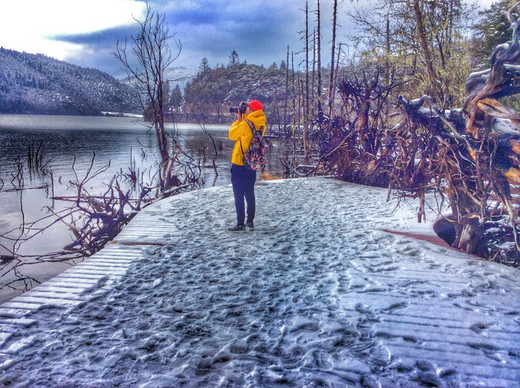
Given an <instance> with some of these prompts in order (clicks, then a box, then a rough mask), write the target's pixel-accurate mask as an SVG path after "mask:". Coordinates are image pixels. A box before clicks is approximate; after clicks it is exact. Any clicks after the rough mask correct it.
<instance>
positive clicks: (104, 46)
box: [53, 0, 330, 76]
mask: <svg viewBox="0 0 520 388" xmlns="http://www.w3.org/2000/svg"><path fill="white" fill-rule="evenodd" d="M150 4H151V6H152V9H153V10H157V11H158V12H160V13H164V15H165V17H166V21H167V23H168V26H169V29H170V32H171V33H174V34H175V36H176V38H177V39H180V41H181V42H182V53H181V56H180V57H179V59H178V60H177V62H176V63H175V64H174V65H175V66H183V67H186V68H188V69H197V68H198V66H199V64H200V62H201V59H202V58H203V57H206V58H207V59H208V61H209V64H210V66H215V65H216V64H227V63H228V62H229V55H230V53H231V51H232V50H236V51H237V52H238V54H239V57H240V60H241V61H247V62H248V63H254V64H258V65H260V64H262V65H265V66H269V65H271V64H272V63H273V62H277V63H280V61H281V60H284V59H285V58H286V50H287V45H289V46H290V49H291V50H292V51H294V52H299V51H301V50H302V47H303V43H302V41H301V35H300V34H299V31H302V30H304V29H305V13H304V12H303V11H302V9H303V7H304V6H305V2H303V1H301V0H289V1H280V0H263V1H258V0H247V1H244V0H242V1H237V2H223V1H221V0H201V1H188V0H178V1H175V2H172V1H155V2H150ZM309 7H310V9H311V11H312V10H313V8H312V7H313V5H309ZM324 11H325V12H327V10H326V9H325V8H324ZM325 16H326V14H324V15H322V20H323V25H322V29H323V31H324V33H323V37H324V40H323V42H324V46H325V45H326V42H327V41H328V39H327V36H328V25H330V23H329V22H327V20H326V19H328V18H326V17H325ZM310 20H311V23H313V21H314V20H315V15H313V14H311V16H310ZM313 25H314V24H313ZM138 30H139V26H138V24H137V23H135V24H134V25H131V26H126V27H118V28H112V29H107V30H103V31H99V32H96V33H91V34H83V35H68V36H55V37H53V39H55V40H60V41H65V42H70V43H75V44H81V45H84V47H85V49H86V50H85V56H84V57H83V58H82V57H80V56H76V57H70V58H67V59H66V60H69V61H72V62H73V63H76V64H79V65H82V66H90V67H96V68H99V69H101V70H104V71H107V72H109V73H111V74H113V75H116V76H120V75H121V66H120V64H119V62H118V61H117V60H116V59H115V58H114V57H113V55H111V54H112V53H113V52H114V50H115V47H116V42H117V41H121V42H122V41H125V39H128V40H129V41H130V37H131V36H132V35H133V36H135V35H136V34H137V32H138ZM323 58H324V57H323ZM300 61H301V59H299V60H298V63H299V62H300ZM295 62H296V60H295ZM296 65H297V63H296Z"/></svg>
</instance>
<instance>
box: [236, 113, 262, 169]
mask: <svg viewBox="0 0 520 388" xmlns="http://www.w3.org/2000/svg"><path fill="white" fill-rule="evenodd" d="M246 120H249V121H251V122H252V123H253V124H254V126H255V129H256V130H257V131H259V130H260V128H261V127H264V130H263V132H262V136H264V135H265V128H266V126H265V124H266V122H267V118H266V117H265V113H264V111H263V110H255V111H254V112H251V113H250V114H249V115H247V117H246ZM229 139H230V140H234V141H235V146H234V147H233V154H232V155H231V163H233V164H237V165H239V166H243V165H244V160H243V155H242V149H243V150H244V154H247V151H248V150H249V145H250V144H251V140H253V133H252V132H251V128H250V127H249V124H248V123H247V122H246V121H245V120H244V121H238V120H237V121H235V122H234V123H233V124H232V125H231V128H230V129H229ZM240 143H242V148H240Z"/></svg>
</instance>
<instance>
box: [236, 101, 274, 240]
mask: <svg viewBox="0 0 520 388" xmlns="http://www.w3.org/2000/svg"><path fill="white" fill-rule="evenodd" d="M244 108H245V112H244V113H241V111H244ZM246 120H249V121H250V122H251V123H253V125H254V127H255V130H257V131H260V130H261V129H262V127H263V128H264V129H263V132H262V136H263V135H264V134H265V124H266V122H267V118H266V116H265V113H264V107H263V106H262V104H261V103H260V101H258V100H251V101H249V103H245V102H242V103H240V106H239V108H238V112H237V120H236V121H235V122H233V124H232V125H231V128H230V129H229V139H230V140H233V141H234V142H235V145H234V147H233V153H232V155H231V184H232V186H233V194H234V197H235V209H236V214H237V224H236V225H235V226H234V227H232V228H229V230H230V231H233V232H240V231H245V230H246V228H247V229H249V230H253V229H254V227H255V225H254V222H253V221H254V218H255V208H256V203H255V181H256V171H255V170H250V169H247V168H246V167H244V159H243V157H244V154H246V153H247V151H248V150H249V146H250V144H251V141H252V140H253V132H252V130H251V127H250V126H249V124H248V122H247V121H246ZM244 198H245V202H246V203H247V220H246V211H245V204H244Z"/></svg>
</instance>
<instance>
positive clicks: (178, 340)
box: [0, 178, 520, 387]
mask: <svg viewBox="0 0 520 388" xmlns="http://www.w3.org/2000/svg"><path fill="white" fill-rule="evenodd" d="M386 195H387V192H386V190H381V189H377V188H370V187H365V186H357V185H353V184H348V183H343V182H338V181H334V180H328V179H320V178H316V179H314V178H313V179H298V180H288V181H273V182H261V183H260V184H259V185H258V186H257V188H256V197H257V218H256V220H255V224H256V225H257V228H256V230H255V231H252V232H247V233H238V234H237V233H232V232H228V231H227V227H228V226H229V225H231V224H233V222H234V205H233V197H232V196H233V195H232V190H231V188H230V187H229V186H226V187H218V188H213V189H208V190H201V191H197V192H191V193H186V194H183V195H180V196H177V197H173V198H169V199H167V200H164V201H161V202H159V203H157V204H155V205H153V206H150V207H148V208H147V209H145V210H143V211H142V212H141V213H140V214H138V215H137V216H136V217H135V218H134V220H132V222H131V223H130V224H129V225H128V226H127V227H126V229H125V230H124V231H123V232H122V233H121V234H120V235H119V236H118V238H117V239H116V241H114V242H113V243H112V244H109V245H108V246H107V247H106V248H104V249H103V250H102V251H100V252H98V253H97V254H95V255H94V256H92V257H91V258H89V259H87V260H85V261H84V262H83V263H81V264H79V265H77V266H75V267H73V268H71V269H69V270H67V271H66V272H64V273H62V274H61V275H59V276H57V277H55V278H54V279H52V280H50V281H48V282H46V283H44V284H42V285H41V286H38V287H36V288H35V289H33V290H31V291H29V292H27V293H25V294H23V295H21V296H19V297H16V298H14V299H13V300H11V301H10V302H7V303H5V304H3V305H1V306H0V384H2V385H7V384H12V385H14V386H31V387H33V386H101V387H104V386H117V385H119V386H146V387H147V386H150V387H152V386H179V385H187V386H252V387H270V386H279V385H287V386H316V385H325V386H345V385H348V386H366V387H378V386H382V387H394V386H407V387H414V386H440V387H442V386H446V387H457V386H484V387H514V386H517V384H518V381H520V286H519V284H520V276H519V275H520V271H519V270H518V269H515V268H509V267H505V266H502V265H498V264H495V263H491V262H484V261H481V260H478V259H477V258H475V257H471V256H468V255H465V254H462V253H460V252H456V251H454V250H451V249H449V248H445V247H441V246H437V245H433V244H431V243H429V242H426V241H419V240H415V239H412V238H409V237H406V236H403V235H397V234H393V233H387V232H384V231H383V229H388V230H394V231H400V232H408V233H413V232H416V233H417V232H418V233H428V234H431V233H433V232H432V231H431V222H432V221H433V220H434V217H433V215H431V214H430V215H429V220H428V221H429V222H430V223H429V224H426V225H418V224H416V223H415V222H416V221H415V220H416V216H415V213H414V204H409V205H406V207H403V208H400V209H398V210H397V211H395V212H394V211H393V210H394V207H395V203H394V202H390V203H388V202H386Z"/></svg>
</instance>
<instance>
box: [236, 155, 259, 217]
mask: <svg viewBox="0 0 520 388" xmlns="http://www.w3.org/2000/svg"><path fill="white" fill-rule="evenodd" d="M255 181H256V171H252V170H248V169H246V168H245V167H244V166H238V165H236V164H232V165H231V183H232V185H233V194H234V195H235V208H236V211H237V224H238V225H244V221H245V206H244V198H245V199H246V202H247V221H248V222H253V219H254V218H255Z"/></svg>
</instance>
